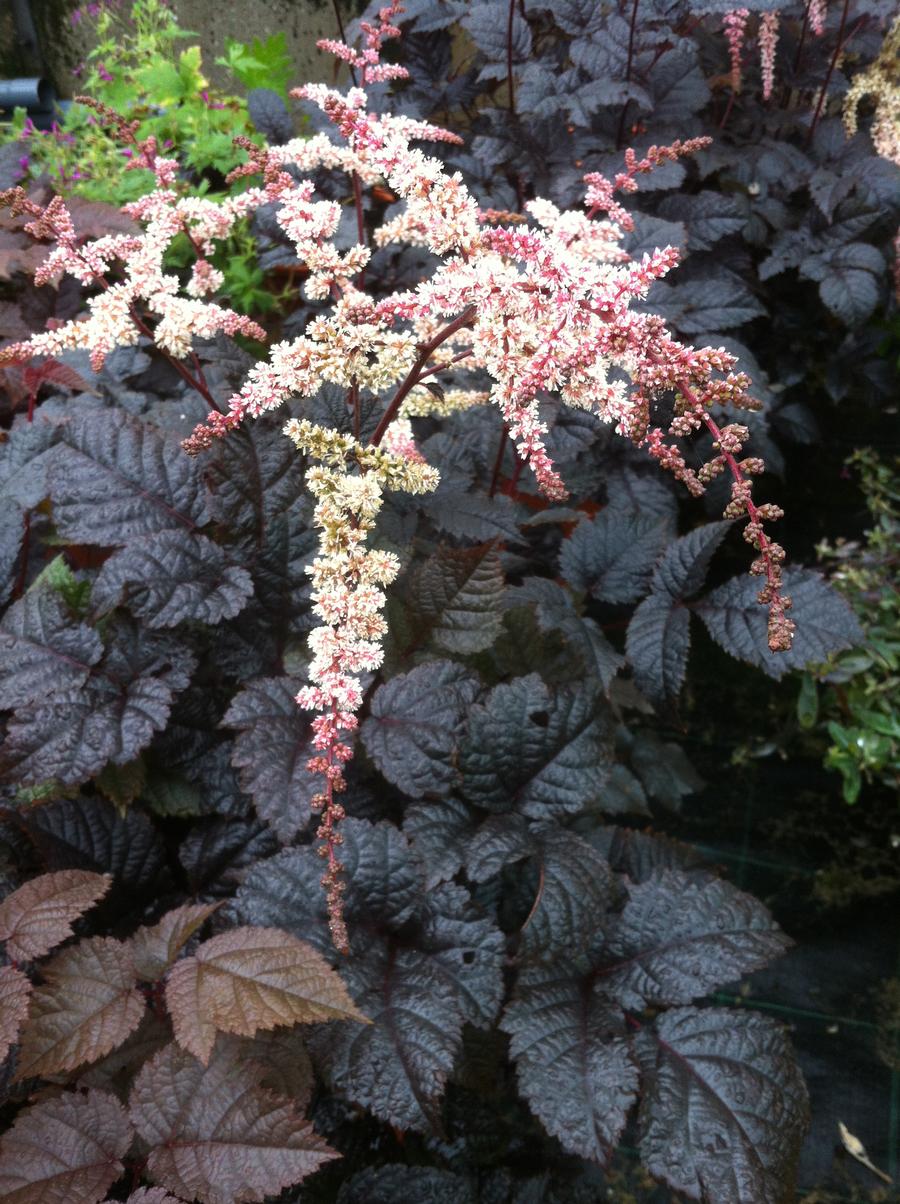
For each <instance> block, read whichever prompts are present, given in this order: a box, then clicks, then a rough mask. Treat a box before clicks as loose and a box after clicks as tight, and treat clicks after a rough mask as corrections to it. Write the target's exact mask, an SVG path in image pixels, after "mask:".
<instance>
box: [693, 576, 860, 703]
mask: <svg viewBox="0 0 900 1204" xmlns="http://www.w3.org/2000/svg"><path fill="white" fill-rule="evenodd" d="M784 583H785V593H787V594H790V596H791V597H792V598H793V601H794V606H793V609H792V611H791V617H792V618H793V620H794V622H795V623H796V624H797V630H796V632H795V634H794V642H793V645H792V647H791V648H790V650H789V651H788V652H779V653H777V654H776V653H773V652H770V651H769V644H768V638H767V632H766V625H767V617H766V608H765V607H764V606H760V605H759V603H758V602H757V600H756V595H757V593H758V591H759V579H758V578H755V577H746V576H745V577H732V579H731V580H730V581H726V582H725V584H724V585H720V586H719V588H718V589H716V590H713V592H712V593H711V594H707V595H706V596H705V597H704V598H701V599H700V601H699V602H696V603H694V606H693V609H694V610H695V611H696V612H697V614H699V616H700V618H701V619H702V620H703V622H704V623H705V624H706V626H707V629H708V631H709V634H710V635H711V636H712V637H713V639H714V640H715V641H716V642H717V643H718V644H721V645H722V647H723V648H724V649H725V651H726V652H729V653H730V654H731V655H732V656H735V657H738V658H739V659H740V660H744V661H749V662H750V664H751V665H756V666H757V668H759V669H762V670H763V672H764V673H767V674H768V676H769V677H774V678H776V679H779V678H782V677H784V675H785V673H788V672H790V670H791V669H802V668H803V667H804V666H805V665H808V664H810V663H817V664H819V663H821V662H822V661H825V660H827V659H828V657H829V656H830V655H831V654H832V653H833V652H839V651H841V649H843V648H850V647H852V646H853V645H854V644H858V643H860V642H861V641H862V638H863V634H862V629H861V628H860V626H859V620H858V619H857V618H856V616H855V614H854V613H853V611H852V610H851V608H850V606H849V604H848V603H847V602H846V601H845V599H844V598H842V597H841V595H840V594H839V593H838V592H837V590H836V589H835V588H834V587H833V586H831V585H829V584H828V582H827V581H825V580H824V579H823V578H822V577H820V576H819V574H818V573H813V572H811V571H810V570H809V569H792V568H788V569H786V570H785V573H784Z"/></svg>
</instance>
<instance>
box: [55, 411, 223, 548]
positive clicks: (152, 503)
mask: <svg viewBox="0 0 900 1204" xmlns="http://www.w3.org/2000/svg"><path fill="white" fill-rule="evenodd" d="M61 437H62V439H63V443H62V444H61V445H60V446H59V447H58V448H56V450H55V452H54V456H53V460H52V464H51V472H50V494H51V497H52V499H53V518H54V522H55V523H56V526H57V528H58V529H59V532H60V534H61V535H63V536H64V537H65V538H66V539H70V540H73V541H74V542H76V543H94V544H103V545H105V546H107V547H118V546H120V545H122V544H125V543H127V542H128V541H130V540H132V539H134V538H136V537H138V536H141V535H154V534H156V533H157V532H159V531H172V530H179V529H181V530H186V531H196V530H197V528H198V527H199V526H202V525H204V524H205V523H207V522H209V520H210V517H211V515H210V512H209V508H208V504H207V498H206V490H205V487H204V485H203V478H202V473H201V468H200V465H199V464H197V462H196V461H194V460H192V459H191V458H190V457H189V456H185V455H184V454H183V453H182V452H181V450H180V448H179V446H178V443H177V440H176V439H175V437H174V436H164V435H162V434H160V433H159V432H158V431H156V430H155V429H154V428H153V427H151V426H148V425H146V424H145V423H143V422H141V421H139V420H138V419H137V418H133V417H132V416H131V415H130V414H128V413H126V412H124V411H123V410H103V411H102V412H96V413H85V414H80V415H78V416H77V417H75V418H73V419H72V420H71V421H70V422H69V423H67V424H66V425H65V426H64V427H63V428H62V431H61Z"/></svg>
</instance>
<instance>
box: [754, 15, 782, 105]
mask: <svg viewBox="0 0 900 1204" xmlns="http://www.w3.org/2000/svg"><path fill="white" fill-rule="evenodd" d="M779 25H780V14H779V13H778V11H777V9H776V10H775V11H773V12H768V13H763V15H762V17H761V18H760V22H759V62H760V69H761V72H762V85H763V99H764V100H768V99H769V97H770V96H771V95H772V88H773V87H774V85H775V48H776V46H777V45H778V28H779Z"/></svg>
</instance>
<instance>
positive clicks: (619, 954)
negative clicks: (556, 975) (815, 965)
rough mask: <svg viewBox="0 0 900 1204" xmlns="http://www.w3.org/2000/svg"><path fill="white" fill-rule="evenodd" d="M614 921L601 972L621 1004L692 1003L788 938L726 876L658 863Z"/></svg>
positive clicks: (781, 947) (761, 961)
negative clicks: (701, 876) (700, 875)
mask: <svg viewBox="0 0 900 1204" xmlns="http://www.w3.org/2000/svg"><path fill="white" fill-rule="evenodd" d="M628 892H629V899H628V902H627V903H626V904H625V907H624V909H623V911H622V913H621V915H620V916H619V917H618V918H617V919H616V921H615V922H614V924H613V927H612V931H611V932H610V935H609V941H608V944H607V946H606V949H605V951H604V956H605V958H606V964H605V965H604V966H603V967H602V968H600V969H599V970H598V971H597V973H596V982H597V984H598V986H599V987H600V988H601V989H602V990H603V991H604V992H606V993H608V994H609V995H610V996H611V997H612V998H614V999H615V1000H616V1001H617V1002H618V1003H620V1004H621V1005H622V1006H623V1007H627V1008H634V1009H637V1010H640V1009H642V1008H643V1007H645V1006H646V1005H647V1004H666V1003H669V1004H671V1003H690V1002H691V1000H693V999H698V998H700V996H702V995H706V994H707V993H708V992H710V991H713V990H715V989H716V988H717V987H721V986H724V985H725V984H727V983H729V982H734V981H735V980H736V979H738V978H740V977H741V976H742V975H744V974H749V973H751V972H752V971H753V970H757V969H759V968H760V967H761V966H764V965H767V964H768V963H769V962H770V961H772V960H773V959H774V958H776V957H779V956H780V955H781V954H782V953H784V951H785V949H787V948H788V946H789V945H790V943H791V942H790V941H789V940H788V938H787V937H786V936H785V935H784V934H783V933H782V932H780V931H779V929H778V928H777V926H776V925H775V923H774V921H773V920H772V917H771V916H770V915H769V913H768V911H767V910H766V909H765V907H763V905H762V904H761V903H760V902H758V901H757V900H756V899H754V898H753V897H752V895H747V894H744V893H743V891H739V890H738V889H737V888H736V887H734V886H732V885H731V883H729V882H723V881H721V880H720V879H718V878H708V879H706V880H698V879H697V878H696V876H693V877H692V876H691V875H689V874H686V873H684V872H683V871H681V870H677V869H665V870H660V871H658V872H657V873H655V874H653V876H652V877H650V878H648V879H647V880H646V881H644V882H642V883H641V884H640V885H634V886H629V888H628Z"/></svg>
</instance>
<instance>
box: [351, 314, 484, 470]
mask: <svg viewBox="0 0 900 1204" xmlns="http://www.w3.org/2000/svg"><path fill="white" fill-rule="evenodd" d="M474 317H475V306H474V305H469V306H468V307H467V308H466V309H464V310H463V312H462V313H461V314H460V315H459V317H458V318H454V319H453V321H452V322H449V323H448V324H447V325H446V326H445V327H444V329H443V330H440V331H438V333H437V334H436V335H435V336H434V337H433V338H432V339H430V340H429V342H427V343H423V344H422V345H421V346H420V347H419V354H418V356H417V357H416V362H415V363H414V364H413V366H412V367H411V368H410V370H409V372H408V374H407V376H406V379H405V380H404V381H403V383H402V384H401V385H400V387H399V388H398V390H397V392H396V393H395V394H394V396H393V397H392V398H391V400H390V403H389V405H388V408H387V409H386V410H385V412H384V414H382V416H381V421H380V422H379V423H378V426H377V427H376V428H375V433H374V435H373V436H372V440H371V444H372V446H373V447H377V446H378V444H379V443H380V442H381V440H382V439H383V438H384V436H385V434H386V432H387V429H388V427H389V426H390V425H391V423H392V422H393V421H394V419H395V418H396V417H397V412H398V410H399V409H400V407H401V405H403V402H404V399H405V398H406V396H407V394H408V393H409V391H410V389H412V388H413V386H414V385H417V384H418V383H419V381H420V380H421V379H422V377H423V376H424V375H426V373H424V372H423V371H422V369H423V368H424V367H425V365H426V363H427V362H428V357H429V356H430V355H432V354H433V353H434V351H436V350H437V348H438V347H440V345H441V343H445V342H446V341H447V339H450V338H452V337H453V335H455V334H456V333H457V331H459V330H462V329H463V327H465V326H468V325H470V324H471V322H472V319H473V318H474Z"/></svg>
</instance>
